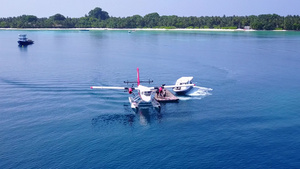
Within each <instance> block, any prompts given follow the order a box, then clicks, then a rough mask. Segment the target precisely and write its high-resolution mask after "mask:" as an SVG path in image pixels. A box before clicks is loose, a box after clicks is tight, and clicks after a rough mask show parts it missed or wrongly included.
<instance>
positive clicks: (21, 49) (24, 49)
mask: <svg viewBox="0 0 300 169" xmlns="http://www.w3.org/2000/svg"><path fill="white" fill-rule="evenodd" d="M18 47H19V50H20V51H21V52H27V49H28V46H26V45H25V46H24V45H18Z"/></svg>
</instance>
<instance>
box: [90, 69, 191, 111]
mask: <svg viewBox="0 0 300 169" xmlns="http://www.w3.org/2000/svg"><path fill="white" fill-rule="evenodd" d="M151 82H153V81H150V80H148V81H141V80H140V73H139V68H137V81H136V82H129V81H124V83H127V84H129V83H133V85H132V87H114V86H91V89H113V90H125V91H127V92H128V93H129V94H132V95H133V96H132V97H131V96H130V97H128V100H129V102H130V105H131V108H132V109H136V110H137V109H139V108H140V109H142V108H149V107H151V106H152V107H154V108H158V109H160V104H159V102H158V101H157V100H155V94H157V93H161V92H163V91H164V90H165V89H168V88H170V89H174V88H180V87H189V86H195V84H182V85H178V84H175V85H165V84H163V85H161V86H157V87H148V86H144V85H141V83H149V84H150V83H151ZM135 83H136V84H137V87H134V84H135ZM135 90H136V91H138V95H136V94H134V92H133V91H135Z"/></svg>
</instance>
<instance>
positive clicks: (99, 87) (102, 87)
mask: <svg viewBox="0 0 300 169" xmlns="http://www.w3.org/2000/svg"><path fill="white" fill-rule="evenodd" d="M91 89H117V90H118V89H119V90H126V89H128V87H110V86H92V87H91Z"/></svg>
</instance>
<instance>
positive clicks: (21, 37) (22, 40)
mask: <svg viewBox="0 0 300 169" xmlns="http://www.w3.org/2000/svg"><path fill="white" fill-rule="evenodd" d="M18 43H19V46H26V45H31V44H33V40H30V39H27V37H26V34H19V40H18Z"/></svg>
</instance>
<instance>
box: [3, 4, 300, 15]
mask: <svg viewBox="0 0 300 169" xmlns="http://www.w3.org/2000/svg"><path fill="white" fill-rule="evenodd" d="M95 7H100V8H102V10H104V11H106V12H108V14H109V16H114V17H127V16H133V15H141V16H145V15H146V14H149V13H152V12H157V13H158V14H159V15H160V16H162V15H177V16H198V17H199V16H223V15H226V16H233V15H236V16H249V15H260V14H274V13H275V14H278V15H281V16H286V15H300V10H299V7H300V0H0V17H13V16H20V15H24V14H26V15H35V16H37V17H39V18H41V17H50V16H53V15H55V14H57V13H59V14H62V15H64V16H65V17H71V18H79V17H82V16H84V15H86V14H88V13H89V11H90V10H92V9H94V8H95Z"/></svg>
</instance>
